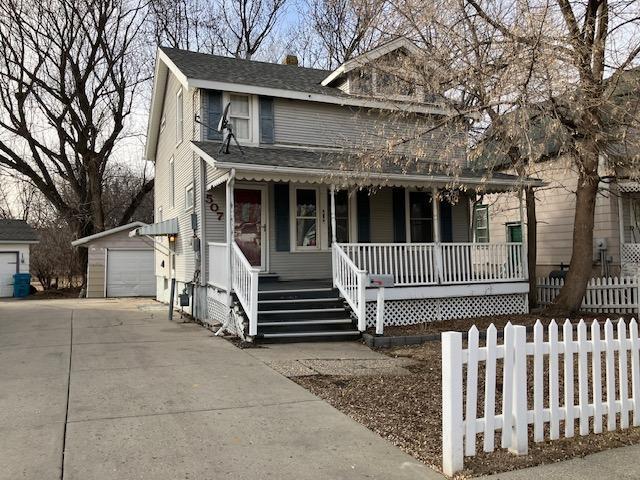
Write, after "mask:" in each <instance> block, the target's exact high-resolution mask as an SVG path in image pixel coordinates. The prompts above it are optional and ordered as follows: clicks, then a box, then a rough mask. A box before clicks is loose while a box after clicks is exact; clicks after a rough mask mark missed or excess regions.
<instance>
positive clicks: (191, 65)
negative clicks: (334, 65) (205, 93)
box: [160, 47, 346, 97]
mask: <svg viewBox="0 0 640 480" xmlns="http://www.w3.org/2000/svg"><path fill="white" fill-rule="evenodd" d="M160 49H161V50H162V51H163V52H164V53H165V54H166V55H167V56H168V57H169V58H170V59H171V61H172V62H173V63H174V64H175V65H176V67H178V69H180V71H181V72H182V73H183V74H184V75H185V76H186V77H187V78H195V79H198V80H208V81H213V82H224V83H237V84H240V85H251V86H256V87H266V88H278V89H282V90H291V91H296V92H305V93H316V94H322V95H331V96H334V97H335V96H346V94H345V93H343V92H342V91H341V90H339V89H338V88H333V87H323V86H322V85H321V84H320V83H321V82H322V80H324V79H325V78H326V77H327V76H328V75H329V74H330V73H331V71H328V70H318V69H315V68H305V67H299V66H296V65H283V64H279V63H267V62H256V61H254V60H244V59H239V58H231V57H222V56H219V55H210V54H207V53H196V52H190V51H187V50H178V49H175V48H165V47H161V48H160Z"/></svg>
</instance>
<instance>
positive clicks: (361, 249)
mask: <svg viewBox="0 0 640 480" xmlns="http://www.w3.org/2000/svg"><path fill="white" fill-rule="evenodd" d="M341 247H342V249H343V250H344V252H345V253H346V254H347V255H348V256H349V258H350V259H351V260H352V261H353V263H354V264H355V265H356V266H357V268H359V269H360V270H366V271H367V272H368V273H370V274H373V275H393V280H394V283H395V284H396V285H397V286H408V285H433V284H435V283H438V277H437V276H436V273H437V269H436V263H435V260H436V259H435V257H434V250H435V244H434V243H345V244H342V245H341Z"/></svg>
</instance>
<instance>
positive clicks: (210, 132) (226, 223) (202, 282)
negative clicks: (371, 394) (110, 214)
mask: <svg viewBox="0 0 640 480" xmlns="http://www.w3.org/2000/svg"><path fill="white" fill-rule="evenodd" d="M414 49H415V47H414V46H413V45H412V44H411V43H410V42H408V41H407V40H405V39H399V40H396V41H393V42H389V43H387V44H385V45H383V46H382V47H379V48H377V49H375V50H372V51H371V52H368V53H367V54H365V55H363V56H360V57H358V58H356V59H353V60H350V61H349V62H346V63H345V64H344V65H342V66H340V67H339V68H338V69H337V70H335V71H323V70H316V69H308V68H302V67H298V66H296V65H279V64H271V63H263V62H255V61H248V60H241V59H235V58H227V57H220V56H214V55H207V54H201V53H193V52H187V51H182V50H175V49H165V48H160V49H159V50H158V56H157V62H156V71H155V80H154V90H153V98H152V104H151V114H150V120H149V130H148V137H147V145H146V157H147V159H149V160H151V161H154V162H155V169H156V180H155V182H156V183H155V215H156V217H155V218H156V222H155V223H154V224H153V225H149V226H147V227H141V228H139V229H137V230H136V232H137V234H139V235H148V236H155V237H156V243H157V248H156V278H157V298H158V299H159V300H161V301H165V302H166V301H169V298H170V296H171V285H172V280H175V281H176V291H175V293H181V292H185V293H188V294H190V295H191V304H192V306H191V307H189V308H187V311H189V312H191V313H192V314H193V315H194V316H196V317H197V318H199V319H201V320H203V321H209V322H211V321H220V322H223V323H225V324H226V323H227V322H228V321H229V319H230V312H232V308H231V307H232V305H233V302H234V300H235V299H237V300H238V304H237V305H238V308H237V309H234V310H233V312H238V315H239V316H240V318H241V320H244V322H245V323H244V327H243V328H244V329H245V333H246V334H248V335H249V336H251V337H254V336H258V337H265V338H267V337H273V338H278V337H303V336H309V337H320V338H322V337H339V336H340V337H345V338H348V337H352V336H354V335H358V334H359V332H360V331H362V330H364V328H365V326H366V325H372V324H373V322H374V321H375V316H376V306H375V298H376V290H377V289H376V288H367V285H368V277H367V276H368V274H389V275H391V276H392V278H393V281H394V287H393V288H387V289H386V306H385V311H384V316H385V323H386V324H396V325H397V324H410V323H416V322H421V321H430V320H442V319H448V318H458V317H464V316H476V315H484V314H487V315H489V314H498V313H505V314H507V313H522V312H524V311H526V309H527V289H528V287H527V268H526V265H525V263H524V261H523V257H522V245H519V244H518V245H507V244H504V243H490V244H476V243H473V242H472V238H471V236H470V231H471V228H470V223H471V213H470V211H471V206H470V205H471V202H472V200H473V199H475V196H476V195H475V189H476V188H479V189H483V190H487V191H491V192H500V191H505V190H510V189H511V188H512V187H513V185H514V182H515V178H514V177H513V176H510V175H503V174H497V175H495V176H493V177H492V178H491V179H489V180H488V181H486V179H484V178H483V172H473V171H471V170H470V169H469V168H467V166H466V162H467V160H466V152H465V149H464V148H463V147H461V145H463V144H464V143H465V132H464V131H463V130H460V131H456V130H453V128H454V127H450V128H448V129H443V128H439V129H438V128H435V129H433V131H432V133H431V134H430V136H429V138H426V139H421V140H420V149H421V150H422V152H423V153H422V155H421V156H420V157H419V158H417V159H416V160H417V161H416V162H415V165H414V167H412V168H409V169H408V170H406V169H404V168H403V167H402V166H401V165H400V166H395V165H394V162H393V161H386V158H385V157H384V155H385V154H382V153H380V154H379V155H383V159H382V160H383V161H381V164H382V165H383V166H382V167H380V168H379V169H377V170H375V169H373V170H372V171H369V172H366V173H365V172H362V171H361V170H358V169H357V168H355V167H352V168H351V169H350V165H351V163H350V161H349V158H350V153H349V152H350V150H351V151H353V150H357V148H358V147H361V146H362V145H367V146H370V147H373V148H375V147H376V146H378V145H384V141H385V139H386V138H387V137H390V136H393V135H401V134H402V132H410V131H411V130H412V129H415V128H416V126H417V125H427V126H428V125H434V124H435V122H436V121H437V120H438V119H439V118H441V117H442V116H443V115H448V114H449V110H448V109H447V108H446V106H443V105H441V104H437V103H430V102H429V101H428V100H429V98H430V97H429V95H428V92H423V91H421V90H420V89H416V88H413V87H411V86H409V88H408V87H407V84H406V83H404V84H401V82H395V83H394V82H391V85H398V88H399V91H398V92H396V93H395V94H394V92H390V91H389V88H381V87H379V85H383V83H382V81H381V77H382V75H381V74H380V73H379V70H377V69H376V68H374V65H376V62H381V61H384V60H385V59H388V58H395V57H394V56H396V55H401V56H406V55H411V54H412V53H413V51H414ZM386 78H387V79H388V76H387V77H386ZM386 85H387V87H388V85H389V83H387V84H386ZM400 85H402V86H400ZM400 89H401V90H400ZM229 102H230V103H231V108H230V120H231V123H232V124H233V127H234V132H235V134H236V136H237V137H238V140H239V142H240V143H241V145H242V148H243V151H244V153H242V152H240V151H239V149H238V148H237V147H236V146H235V145H234V144H233V143H232V144H231V148H230V151H229V153H221V149H220V142H221V140H222V136H221V134H220V133H219V132H217V131H216V126H217V124H218V122H219V120H220V116H221V112H222V111H223V108H224V106H225V105H227V104H228V103H229ZM398 110H402V111H404V112H405V115H404V116H403V117H404V120H402V121H397V120H393V119H387V118H388V117H389V115H388V114H389V113H393V112H397V111H398ZM456 138H457V139H458V140H462V141H459V142H457V144H456V143H455V142H454V140H455V139H456ZM445 162H446V163H448V164H456V165H458V166H459V167H460V178H458V179H457V182H456V181H453V180H454V179H453V178H452V177H450V176H448V175H446V174H444V173H438V172H439V169H438V168H435V169H433V171H432V169H431V167H432V166H435V167H437V166H438V165H439V164H442V163H445ZM353 165H356V162H353ZM385 165H387V166H385ZM363 185H364V186H366V188H362V186H363ZM452 185H458V186H461V188H453V187H452ZM229 232H233V235H230V234H229ZM333 287H336V289H335V290H334V288H333ZM345 301H346V302H345ZM345 303H346V305H347V307H345ZM232 317H233V318H235V317H236V315H235V313H233V314H232ZM352 319H354V321H353V322H352ZM234 324H235V322H234Z"/></svg>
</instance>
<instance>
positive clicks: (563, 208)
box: [476, 156, 640, 277]
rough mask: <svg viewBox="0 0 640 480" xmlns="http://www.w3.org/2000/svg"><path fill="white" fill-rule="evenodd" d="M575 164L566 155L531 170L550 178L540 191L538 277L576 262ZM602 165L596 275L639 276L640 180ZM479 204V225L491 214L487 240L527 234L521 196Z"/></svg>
mask: <svg viewBox="0 0 640 480" xmlns="http://www.w3.org/2000/svg"><path fill="white" fill-rule="evenodd" d="M575 168H576V167H575V165H574V164H573V162H572V161H571V160H570V159H568V158H567V157H566V156H559V157H556V158H553V159H551V160H546V161H543V162H537V163H535V164H533V165H531V166H530V167H529V168H528V171H527V174H528V175H530V176H533V177H536V178H540V179H541V180H543V181H545V182H546V185H545V186H544V187H541V188H539V189H537V190H536V194H535V196H536V219H537V247H538V248H537V265H536V269H535V275H536V276H538V277H546V276H548V275H549V274H550V273H551V272H554V271H556V272H557V271H559V270H566V269H567V268H568V266H569V262H570V261H571V254H572V250H573V248H572V242H573V227H574V215H575V208H576V196H575V188H576V184H577V181H578V172H576V171H575ZM601 169H602V171H603V172H602V177H603V180H602V181H601V182H600V186H599V192H598V196H597V198H596V208H595V217H594V228H593V253H592V255H593V275H594V276H598V277H600V276H619V275H623V276H629V275H638V274H640V183H638V182H636V181H632V180H629V179H627V178H625V177H624V176H616V175H614V174H611V173H613V172H607V169H606V167H605V162H604V161H603V162H601ZM607 173H610V174H607ZM476 208H477V211H476V212H477V213H476V217H477V222H476V229H477V225H478V223H479V224H481V225H482V224H484V223H486V222H487V220H486V219H488V231H487V234H486V236H483V238H484V239H485V240H488V241H492V242H493V241H498V242H502V241H505V240H507V241H512V240H516V241H518V239H519V238H521V232H520V225H519V222H520V214H519V207H518V199H517V195H500V196H487V197H486V198H485V199H484V201H482V202H481V203H480V204H479V205H478V206H477V207H476ZM620 212H622V214H620ZM485 216H486V219H485ZM476 231H477V230H476ZM621 239H622V241H621ZM532 273H533V272H532Z"/></svg>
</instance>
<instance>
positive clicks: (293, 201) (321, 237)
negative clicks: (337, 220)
mask: <svg viewBox="0 0 640 480" xmlns="http://www.w3.org/2000/svg"><path fill="white" fill-rule="evenodd" d="M289 185H290V186H289V218H290V222H289V234H290V247H289V250H290V251H291V252H315V251H319V250H322V246H323V242H325V237H326V235H325V234H324V230H326V228H323V227H324V226H323V225H322V223H323V222H322V217H321V210H322V204H321V202H322V196H321V195H320V187H318V186H311V185H293V184H289ZM298 190H313V191H314V192H315V193H316V244H315V245H313V246H306V247H305V246H298V239H297V235H298V218H312V217H298V215H297V213H298V212H297V210H298V209H297V208H296V207H297V198H296V197H297V192H298ZM323 190H324V189H323ZM325 217H326V215H325ZM325 220H326V219H325ZM324 223H326V222H324Z"/></svg>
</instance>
